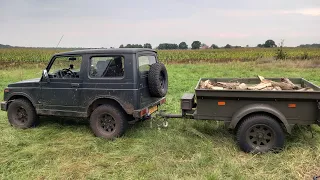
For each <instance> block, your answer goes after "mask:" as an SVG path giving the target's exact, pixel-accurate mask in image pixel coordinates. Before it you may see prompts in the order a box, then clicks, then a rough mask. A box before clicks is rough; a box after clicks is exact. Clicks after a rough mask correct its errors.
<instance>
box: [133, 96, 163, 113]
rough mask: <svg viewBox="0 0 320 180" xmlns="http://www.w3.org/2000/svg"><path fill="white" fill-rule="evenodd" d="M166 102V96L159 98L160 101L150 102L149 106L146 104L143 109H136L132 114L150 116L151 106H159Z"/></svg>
mask: <svg viewBox="0 0 320 180" xmlns="http://www.w3.org/2000/svg"><path fill="white" fill-rule="evenodd" d="M165 102H166V98H165V97H163V98H161V99H159V100H158V101H155V102H153V103H150V104H148V105H147V106H145V107H143V108H141V109H137V110H134V111H133V114H132V115H133V117H135V118H142V117H145V116H150V115H151V114H150V113H149V109H150V108H151V107H154V106H157V107H158V106H160V105H162V104H164V103H165ZM153 113H154V112H153Z"/></svg>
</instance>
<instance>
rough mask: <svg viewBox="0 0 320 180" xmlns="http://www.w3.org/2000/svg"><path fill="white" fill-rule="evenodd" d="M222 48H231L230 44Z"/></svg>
mask: <svg viewBox="0 0 320 180" xmlns="http://www.w3.org/2000/svg"><path fill="white" fill-rule="evenodd" d="M224 48H232V46H231V45H230V44H227V45H226V46H225V47H224Z"/></svg>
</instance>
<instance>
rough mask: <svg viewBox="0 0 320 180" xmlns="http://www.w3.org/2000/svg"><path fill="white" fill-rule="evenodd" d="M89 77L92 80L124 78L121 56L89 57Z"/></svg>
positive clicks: (122, 58)
mask: <svg viewBox="0 0 320 180" xmlns="http://www.w3.org/2000/svg"><path fill="white" fill-rule="evenodd" d="M89 76H90V77H92V78H109V77H123V76H124V57H123V56H101V57H91V59H90V71H89Z"/></svg>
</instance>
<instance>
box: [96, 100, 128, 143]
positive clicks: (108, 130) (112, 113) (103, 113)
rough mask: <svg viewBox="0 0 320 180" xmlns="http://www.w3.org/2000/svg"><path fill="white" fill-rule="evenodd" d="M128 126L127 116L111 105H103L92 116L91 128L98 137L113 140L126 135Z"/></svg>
mask: <svg viewBox="0 0 320 180" xmlns="http://www.w3.org/2000/svg"><path fill="white" fill-rule="evenodd" d="M127 126H128V121H127V118H126V114H125V113H124V112H122V111H121V110H119V109H118V108H116V107H113V106H111V105H101V106H99V107H97V108H96V109H95V110H94V111H93V112H92V114H91V117H90V127H91V129H92V131H93V133H94V134H95V135H96V136H98V137H103V138H106V139H113V138H116V137H120V136H121V135H123V134H124V132H125V131H126V129H127Z"/></svg>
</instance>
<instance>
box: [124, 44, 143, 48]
mask: <svg viewBox="0 0 320 180" xmlns="http://www.w3.org/2000/svg"><path fill="white" fill-rule="evenodd" d="M125 48H143V46H142V45H141V44H127V45H126V46H125Z"/></svg>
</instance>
